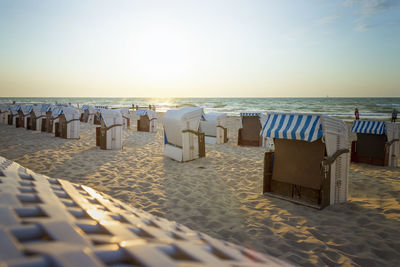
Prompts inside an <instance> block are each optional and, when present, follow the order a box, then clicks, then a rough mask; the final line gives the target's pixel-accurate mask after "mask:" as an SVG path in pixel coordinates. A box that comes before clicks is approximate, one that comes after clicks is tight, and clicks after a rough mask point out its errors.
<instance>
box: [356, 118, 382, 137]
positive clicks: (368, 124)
mask: <svg viewBox="0 0 400 267" xmlns="http://www.w3.org/2000/svg"><path fill="white" fill-rule="evenodd" d="M351 131H352V132H353V133H365V134H386V127H385V122H384V121H354V124H353V127H352V128H351Z"/></svg>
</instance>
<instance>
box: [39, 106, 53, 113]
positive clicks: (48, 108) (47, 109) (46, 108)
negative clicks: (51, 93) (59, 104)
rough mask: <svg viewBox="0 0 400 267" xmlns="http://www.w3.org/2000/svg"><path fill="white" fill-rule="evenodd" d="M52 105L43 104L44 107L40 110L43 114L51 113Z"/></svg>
mask: <svg viewBox="0 0 400 267" xmlns="http://www.w3.org/2000/svg"><path fill="white" fill-rule="evenodd" d="M51 108H52V107H51V105H50V104H42V107H41V109H40V111H41V112H43V113H46V112H48V111H51Z"/></svg>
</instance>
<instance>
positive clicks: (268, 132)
mask: <svg viewBox="0 0 400 267" xmlns="http://www.w3.org/2000/svg"><path fill="white" fill-rule="evenodd" d="M277 117H278V116H273V117H272V122H271V125H270V126H269V129H268V131H267V137H271V131H272V128H274V127H275V123H276V119H277Z"/></svg>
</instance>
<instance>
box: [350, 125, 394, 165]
mask: <svg viewBox="0 0 400 267" xmlns="http://www.w3.org/2000/svg"><path fill="white" fill-rule="evenodd" d="M351 131H352V132H353V133H356V134H357V141H353V142H352V145H351V161H352V162H356V163H367V164H372V165H378V166H391V167H396V166H397V164H398V158H399V128H398V126H397V125H396V124H395V123H392V122H387V121H386V122H385V121H360V120H357V121H354V123H353V127H352V128H351Z"/></svg>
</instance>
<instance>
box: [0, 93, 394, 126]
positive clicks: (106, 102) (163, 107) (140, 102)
mask: <svg viewBox="0 0 400 267" xmlns="http://www.w3.org/2000/svg"><path fill="white" fill-rule="evenodd" d="M14 101H15V103H17V104H35V103H51V104H56V103H58V104H68V103H71V104H72V105H74V106H82V105H84V104H90V105H101V106H108V107H109V108H117V107H132V105H134V106H136V105H137V106H139V107H148V106H149V105H155V106H156V108H157V111H160V112H165V111H167V110H169V109H177V108H181V107H203V108H204V110H205V112H224V113H227V114H228V115H230V116H239V115H240V112H246V111H253V112H263V113H268V112H296V113H316V114H325V115H329V116H334V117H338V118H341V119H343V120H347V121H350V120H353V119H354V109H355V108H358V110H359V112H360V118H361V119H374V120H390V118H391V114H392V111H393V109H394V108H396V109H397V110H400V97H394V98H376V97H373V98H359V97H357V98H336V97H323V98H131V97H128V98H82V97H73V98H71V97H0V103H6V104H8V103H13V102H14Z"/></svg>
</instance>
